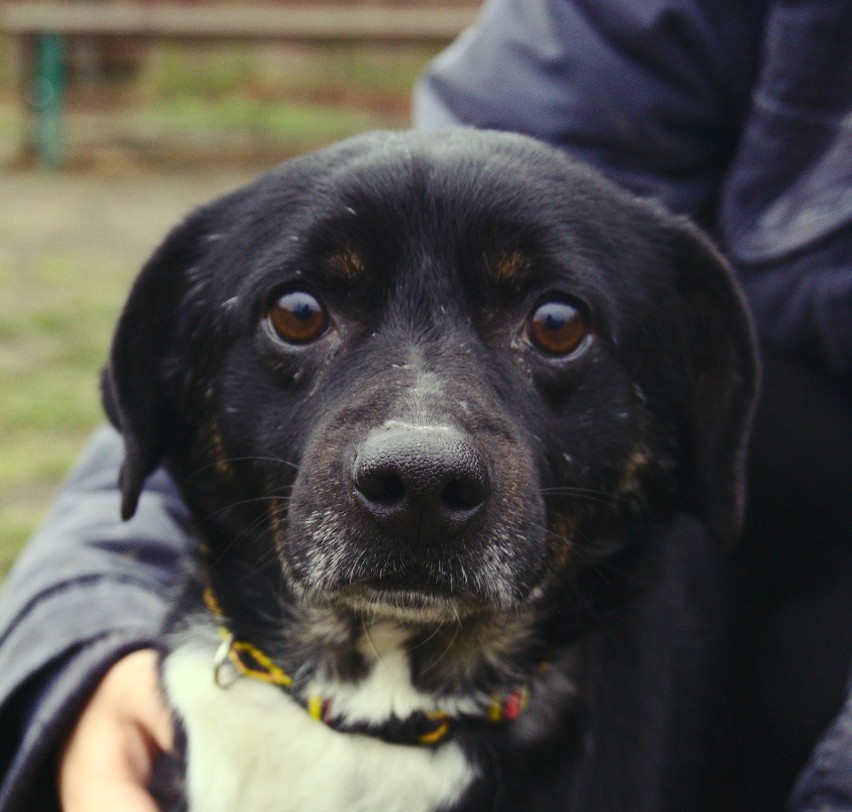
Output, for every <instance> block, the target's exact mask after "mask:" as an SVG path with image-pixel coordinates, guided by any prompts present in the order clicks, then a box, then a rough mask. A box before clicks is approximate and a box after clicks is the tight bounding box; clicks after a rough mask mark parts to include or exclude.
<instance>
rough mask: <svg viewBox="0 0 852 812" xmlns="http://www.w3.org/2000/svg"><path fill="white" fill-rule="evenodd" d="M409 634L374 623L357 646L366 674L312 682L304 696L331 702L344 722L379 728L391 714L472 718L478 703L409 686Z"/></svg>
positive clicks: (333, 710) (389, 625)
mask: <svg viewBox="0 0 852 812" xmlns="http://www.w3.org/2000/svg"><path fill="white" fill-rule="evenodd" d="M410 636H411V632H410V631H408V630H406V629H404V628H401V627H400V626H398V625H396V624H393V623H377V624H375V625H373V626H372V627H370V629H369V632H367V633H365V636H364V638H363V639H362V641H361V644H360V650H361V654H362V655H363V656H364V658H365V659H366V661H367V662H368V663H369V664H370V671H369V674H368V675H367V676H366V677H365V678H364V679H362V680H359V681H358V682H357V683H353V682H347V683H342V682H337V681H331V680H322V679H315V680H313V681H312V682H311V683H310V684H309V685H308V687H307V690H306V694H312V693H313V694H318V695H320V696H322V697H323V698H324V699H330V700H331V709H332V714H333V715H334V716H335V717H337V718H340V719H342V720H343V721H345V722H348V723H355V722H365V723H372V724H381V723H383V722H386V721H387V720H388V719H390V718H391V717H392V716H395V717H396V718H397V719H406V718H407V717H409V716H411V715H412V714H414V713H417V712H418V711H423V712H429V711H436V710H440V711H444V712H446V713H449V714H450V715H451V716H459V715H461V714H465V713H466V714H475V713H476V712H477V705H476V703H475V701H474V700H473V699H472V698H470V697H459V698H454V697H441V698H440V699H439V698H437V697H435V696H434V695H433V694H429V693H424V692H422V691H418V690H417V689H416V688H415V687H414V686H413V685H412V683H411V670H410V666H409V661H408V656H407V654H406V652H407V649H408V640H409V638H410Z"/></svg>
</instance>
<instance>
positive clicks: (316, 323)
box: [268, 290, 329, 344]
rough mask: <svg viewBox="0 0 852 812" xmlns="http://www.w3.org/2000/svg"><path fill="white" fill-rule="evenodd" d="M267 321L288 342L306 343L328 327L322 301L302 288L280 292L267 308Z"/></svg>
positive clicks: (326, 314)
mask: <svg viewBox="0 0 852 812" xmlns="http://www.w3.org/2000/svg"><path fill="white" fill-rule="evenodd" d="M268 318H269V323H270V324H271V325H272V327H273V329H274V330H275V332H276V333H278V335H279V336H280V337H281V338H282V339H283V340H284V341H286V342H288V343H290V344H308V343H310V342H311V341H315V340H316V339H318V338H319V337H320V336H321V335H322V334H323V333H324V332H325V331H326V328H327V327H328V321H329V319H328V311H327V310H326V309H325V307H323V305H322V302H320V301H319V299H317V298H316V297H315V296H312V295H311V294H310V293H307V292H306V291H304V290H291V291H287V293H283V294H281V295H280V296H279V297H278V298H277V299H275V301H274V302H273V303H272V305H271V306H270V308H269V313H268Z"/></svg>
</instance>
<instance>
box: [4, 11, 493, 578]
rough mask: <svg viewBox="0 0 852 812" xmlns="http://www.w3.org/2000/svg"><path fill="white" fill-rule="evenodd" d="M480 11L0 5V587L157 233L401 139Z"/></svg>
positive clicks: (48, 489)
mask: <svg viewBox="0 0 852 812" xmlns="http://www.w3.org/2000/svg"><path fill="white" fill-rule="evenodd" d="M477 5H478V0H452V2H449V1H448V0H428V2H425V3H424V2H416V1H415V0H370V2H368V3H365V2H353V0H349V2H344V0H338V2H334V0H323V2H322V3H312V2H308V0H287V2H286V3H278V4H275V5H270V4H269V0H266V1H265V2H264V3H263V5H260V4H258V3H253V2H251V1H250V0H241V2H229V3H226V4H225V3H222V4H218V5H217V4H216V3H208V2H200V0H196V2H192V3H184V4H182V5H178V4H177V3H176V2H174V0H168V1H166V0H161V2H152V0H121V3H120V4H118V5H116V4H114V3H112V2H109V0H77V2H72V0H67V2H16V0H4V1H0V579H2V577H3V575H4V574H5V573H6V572H7V571H8V567H9V566H10V564H11V562H12V561H13V559H14V557H15V556H16V554H17V552H18V550H19V549H20V547H21V546H22V545H23V544H24V542H25V541H26V539H27V538H28V537H29V535H30V534H31V533H32V532H33V530H34V529H35V528H36V526H37V525H38V523H39V522H40V520H41V519H42V518H43V516H44V514H45V512H46V511H47V509H48V508H49V506H50V503H51V501H52V499H53V497H54V496H55V494H56V491H57V488H58V487H59V484H60V482H61V481H62V478H63V477H64V476H65V474H66V473H67V471H68V469H69V467H70V466H71V465H72V464H73V462H74V460H75V458H76V457H77V455H78V454H79V452H80V449H81V447H82V445H83V443H84V442H85V440H86V437H87V436H88V434H89V433H90V432H91V430H92V429H93V428H94V427H95V426H96V425H98V424H99V423H100V422H101V421H102V419H103V418H102V413H101V408H100V401H99V393H98V371H99V369H100V367H101V366H102V364H103V362H104V359H105V356H106V352H107V346H108V343H109V339H110V334H111V330H112V325H113V323H114V321H115V319H116V317H117V314H118V311H119V308H120V307H121V304H122V302H123V300H124V297H125V295H126V293H127V290H128V288H129V285H130V283H131V281H132V279H133V277H134V276H135V274H136V272H137V271H138V269H139V267H140V266H141V264H142V263H143V262H144V260H145V259H146V258H147V256H148V255H149V254H150V253H151V251H152V250H153V249H154V248H155V246H156V245H157V243H158V242H159V240H160V239H161V238H162V237H163V235H164V234H165V232H166V231H167V230H168V228H169V227H170V226H172V225H173V224H175V223H176V222H177V221H178V220H179V219H180V218H181V217H182V216H183V215H184V214H185V213H186V212H187V211H188V210H189V209H191V208H192V207H193V206H195V205H197V204H199V203H201V202H204V201H205V200H208V199H210V198H212V197H214V196H216V195H218V194H220V193H222V192H225V191H228V190H230V189H232V188H234V187H236V186H238V185H239V184H241V183H243V182H245V181H247V180H249V179H250V178H251V177H252V176H254V175H256V174H259V173H260V172H262V171H264V170H266V169H268V168H269V167H271V166H273V165H275V164H276V163H278V162H280V161H282V160H285V159H286V158H288V157H291V156H292V155H295V154H298V153H301V152H305V151H308V150H311V149H314V148H316V147H319V146H321V145H323V144H325V143H328V142H330V141H333V140H337V139H339V138H341V137H344V136H347V135H350V134H354V133H357V132H361V131H364V130H368V129H373V128H377V127H393V128H398V127H405V126H407V125H408V124H409V97H410V91H411V86H412V84H413V82H414V80H415V78H416V77H417V75H418V74H419V72H420V71H421V70H422V69H423V67H424V66H425V64H426V63H427V62H428V60H429V59H430V58H431V57H432V56H433V55H434V54H435V53H436V52H437V51H438V50H440V48H441V47H442V46H443V45H445V44H446V43H447V42H448V41H449V40H450V39H451V38H452V36H453V35H454V34H455V33H458V31H460V30H462V29H463V27H464V26H465V25H466V24H467V22H469V21H471V20H472V19H473V18H474V17H475V14H476V8H477ZM235 15H236V16H235ZM287 15H291V16H290V17H288V16H287ZM288 21H292V25H290V23H289V22H288ZM199 32H205V33H204V35H203V36H200V35H199ZM276 32H280V36H279V35H277V34H276ZM299 32H301V33H299ZM142 34H144V36H142Z"/></svg>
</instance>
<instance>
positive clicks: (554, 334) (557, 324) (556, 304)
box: [527, 299, 588, 355]
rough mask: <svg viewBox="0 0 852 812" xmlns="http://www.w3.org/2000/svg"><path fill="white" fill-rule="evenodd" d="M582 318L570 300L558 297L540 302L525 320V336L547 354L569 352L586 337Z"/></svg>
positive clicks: (585, 326) (583, 317)
mask: <svg viewBox="0 0 852 812" xmlns="http://www.w3.org/2000/svg"><path fill="white" fill-rule="evenodd" d="M587 332H588V326H587V324H586V318H585V316H584V315H583V313H582V311H580V310H579V309H578V308H577V307H575V306H574V305H572V304H571V303H570V302H566V301H563V300H559V299H554V300H551V301H547V302H544V303H543V304H540V305H539V306H538V307H537V308H536V309H535V310H534V311H533V312H532V314H531V315H530V317H529V319H528V321H527V336H528V337H529V340H530V341H531V342H532V343H533V345H534V346H536V347H538V349H540V350H541V351H542V352H546V353H547V354H548V355H570V354H571V353H572V352H574V350H576V349H577V348H578V347H579V346H580V345H581V344H582V343H583V339H584V338H585V337H586V334H587Z"/></svg>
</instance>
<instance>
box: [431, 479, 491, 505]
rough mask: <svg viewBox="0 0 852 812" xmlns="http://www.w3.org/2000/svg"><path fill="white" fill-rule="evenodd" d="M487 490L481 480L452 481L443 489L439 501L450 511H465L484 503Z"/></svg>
mask: <svg viewBox="0 0 852 812" xmlns="http://www.w3.org/2000/svg"><path fill="white" fill-rule="evenodd" d="M487 495H488V494H487V488H486V486H485V483H484V482H483V481H481V479H479V478H477V479H470V478H466V479H453V480H450V482H448V483H447V484H446V486H445V487H444V490H443V492H442V493H441V501H442V502H443V503H444V505H445V506H446V507H447V508H448V509H449V510H451V511H467V510H474V509H475V508H478V507H479V506H480V505H482V504H483V503H484V502H485V499H486V497H487Z"/></svg>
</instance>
